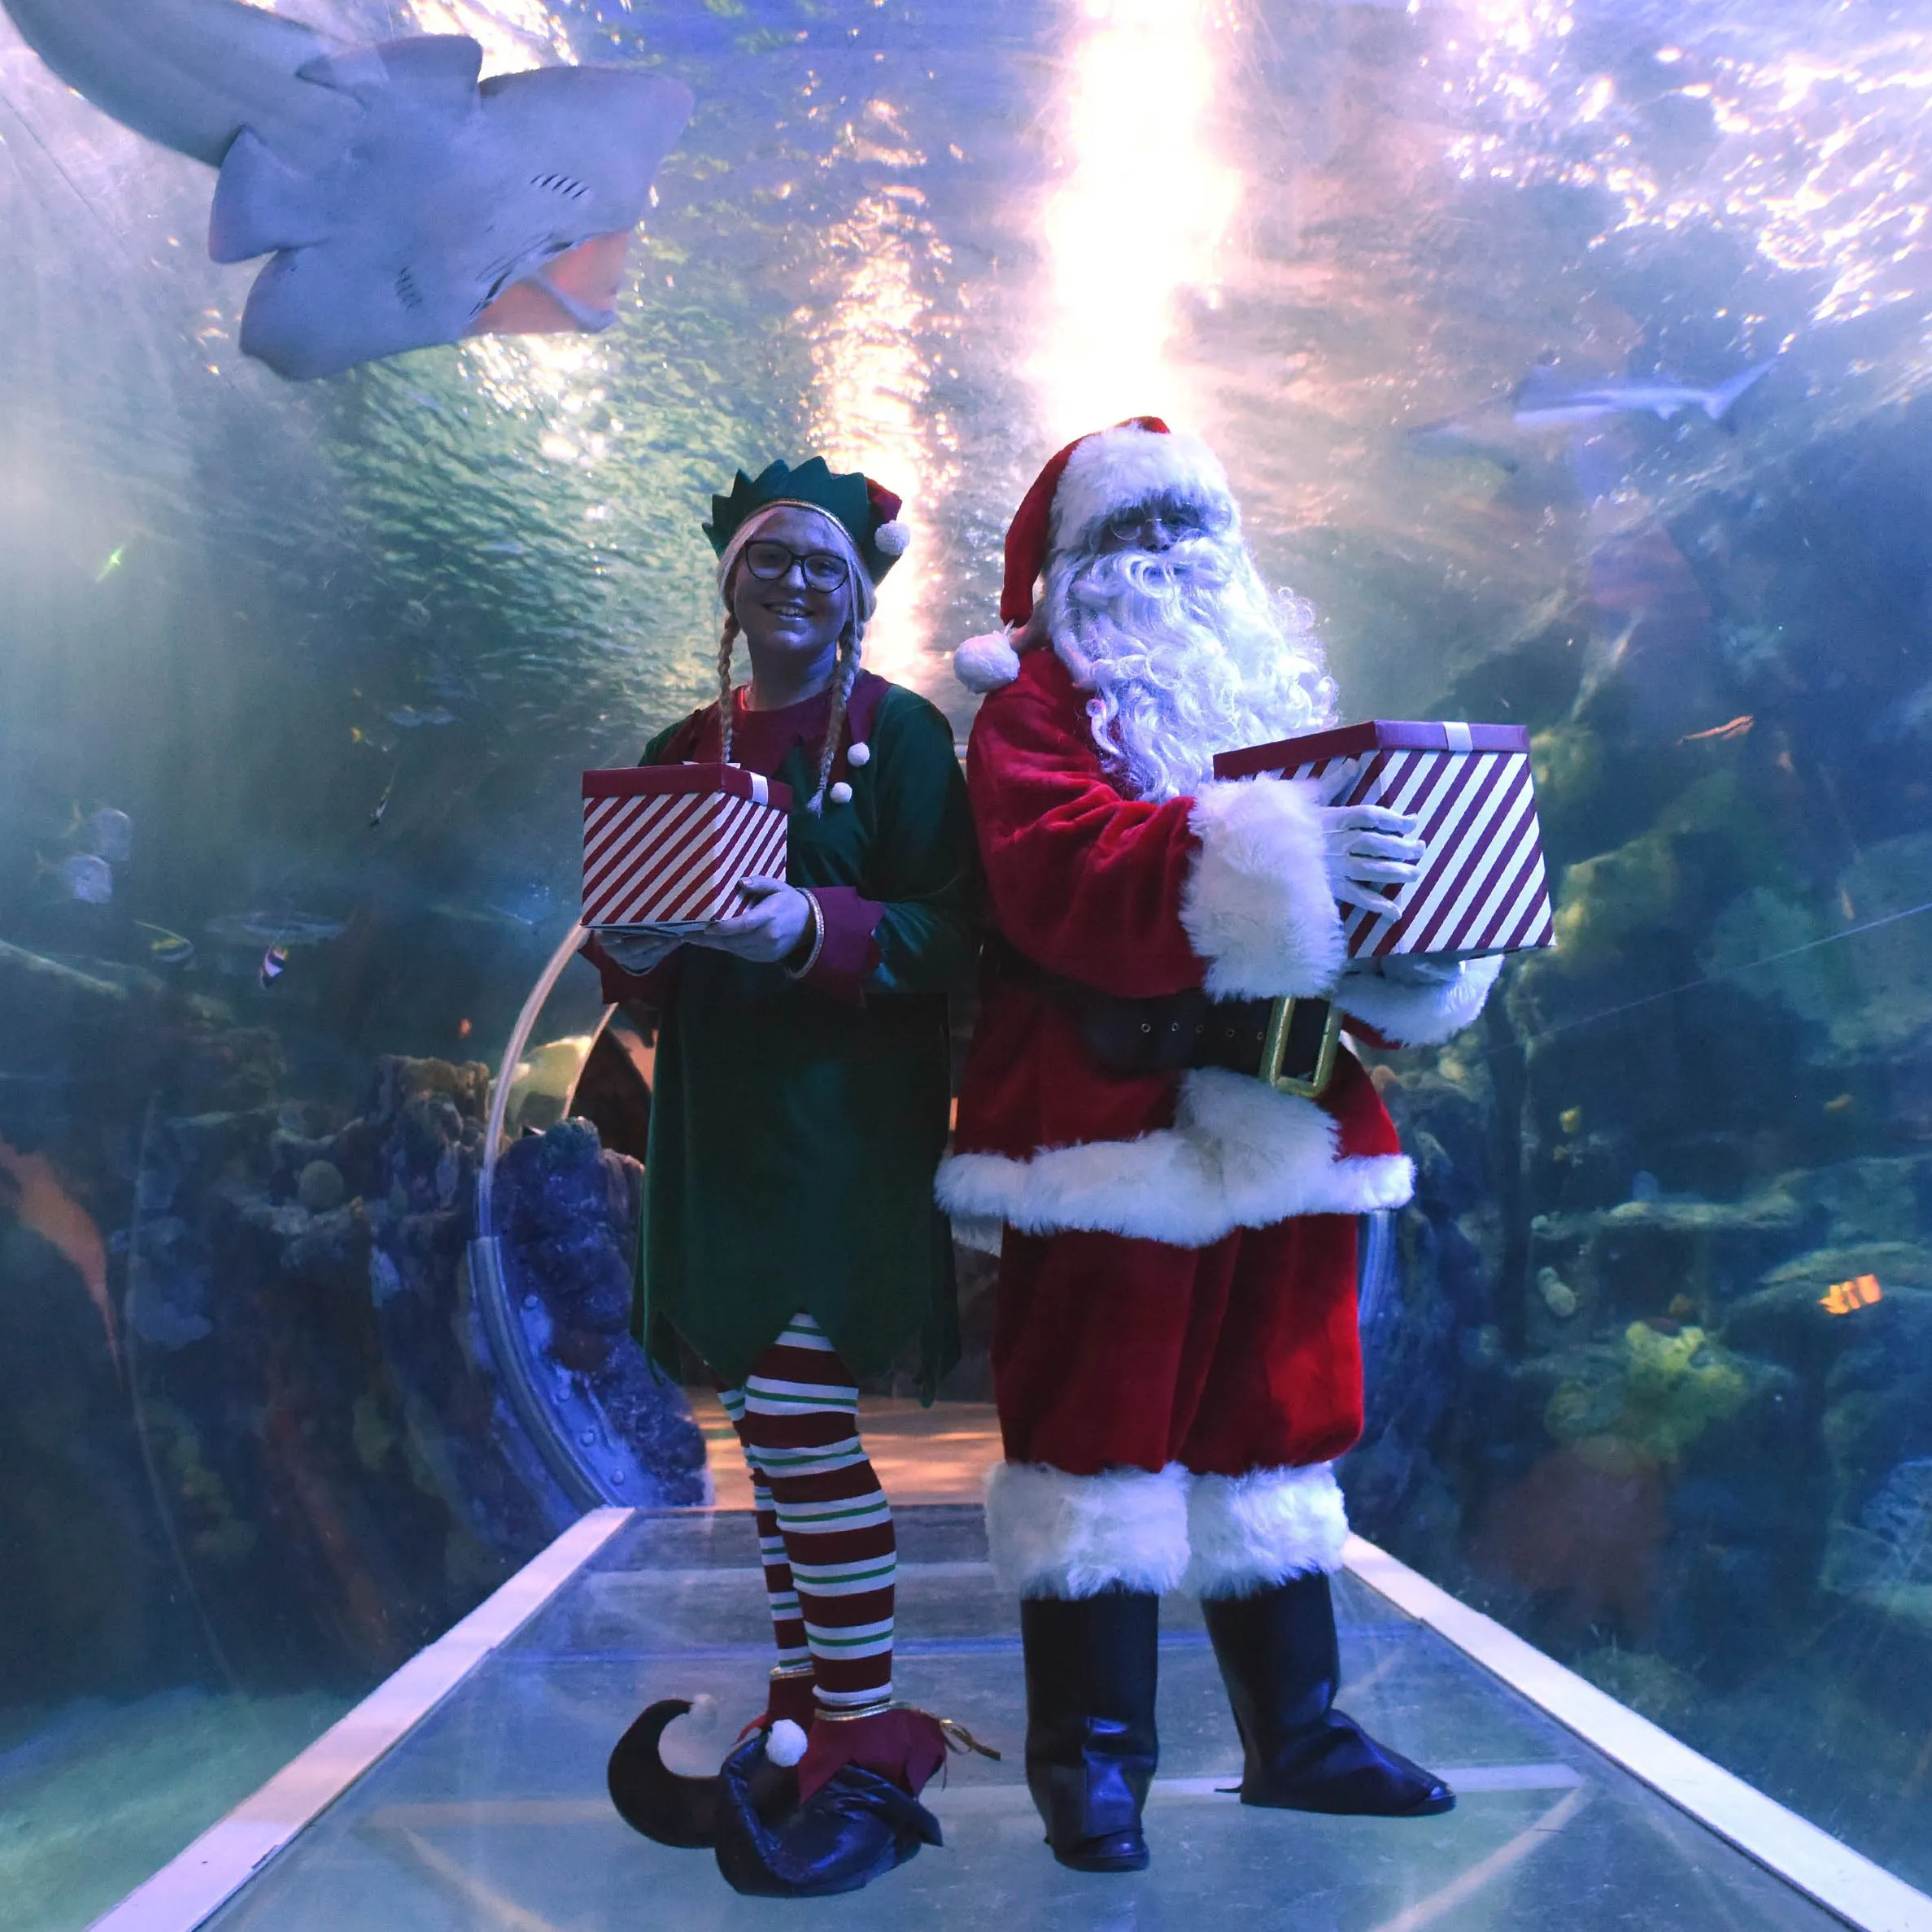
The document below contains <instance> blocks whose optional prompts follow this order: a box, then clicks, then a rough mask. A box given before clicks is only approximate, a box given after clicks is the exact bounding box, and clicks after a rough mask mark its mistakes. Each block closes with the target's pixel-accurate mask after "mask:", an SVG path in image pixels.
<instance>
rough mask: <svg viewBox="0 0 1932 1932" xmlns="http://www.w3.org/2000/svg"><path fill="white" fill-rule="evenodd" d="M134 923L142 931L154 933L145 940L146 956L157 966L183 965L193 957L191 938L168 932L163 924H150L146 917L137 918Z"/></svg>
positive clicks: (192, 941)
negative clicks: (150, 937)
mask: <svg viewBox="0 0 1932 1932" xmlns="http://www.w3.org/2000/svg"><path fill="white" fill-rule="evenodd" d="M134 923H135V924H136V925H137V926H138V927H140V928H141V930H142V931H143V932H149V933H152V934H153V935H154V937H153V938H152V939H150V940H149V941H148V942H147V956H148V957H149V958H150V959H151V960H153V961H154V962H155V964H156V965H157V966H185V965H186V964H187V963H188V962H189V961H190V960H191V959H192V958H194V940H191V939H184V938H183V937H182V936H181V934H180V933H178V932H170V931H168V928H167V927H165V926H150V924H149V923H148V922H147V921H146V919H137V920H136V921H135V922H134Z"/></svg>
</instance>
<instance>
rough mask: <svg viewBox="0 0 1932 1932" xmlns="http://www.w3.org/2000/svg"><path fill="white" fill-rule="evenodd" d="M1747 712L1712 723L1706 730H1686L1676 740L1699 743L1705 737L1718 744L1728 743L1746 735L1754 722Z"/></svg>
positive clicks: (1681, 742) (1682, 742) (1684, 742)
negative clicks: (1726, 721) (1721, 721)
mask: <svg viewBox="0 0 1932 1932" xmlns="http://www.w3.org/2000/svg"><path fill="white" fill-rule="evenodd" d="M1756 722H1757V721H1756V719H1755V718H1754V717H1752V716H1751V713H1749V712H1748V711H1746V712H1742V713H1739V714H1738V716H1737V717H1734V718H1732V719H1731V720H1730V721H1729V722H1728V723H1725V724H1721V725H1712V726H1710V727H1709V729H1708V730H1703V731H1688V732H1686V734H1685V735H1684V736H1683V737H1681V738H1680V739H1678V740H1677V743H1678V744H1702V743H1703V741H1704V740H1705V739H1716V740H1717V741H1718V742H1719V743H1720V744H1729V743H1730V742H1731V741H1732V740H1733V739H1738V738H1742V737H1744V736H1746V735H1747V734H1748V733H1749V732H1750V730H1751V726H1753V725H1754V724H1755V723H1756Z"/></svg>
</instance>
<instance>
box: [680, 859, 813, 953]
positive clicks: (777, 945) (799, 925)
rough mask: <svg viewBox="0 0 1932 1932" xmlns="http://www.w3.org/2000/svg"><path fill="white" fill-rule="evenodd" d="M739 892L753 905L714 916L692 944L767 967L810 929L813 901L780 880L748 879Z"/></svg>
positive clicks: (791, 949)
mask: <svg viewBox="0 0 1932 1932" xmlns="http://www.w3.org/2000/svg"><path fill="white" fill-rule="evenodd" d="M738 890H739V892H740V893H741V894H742V895H743V896H744V897H745V898H747V899H748V900H750V901H752V904H751V905H749V906H748V908H747V909H745V910H744V912H741V913H734V914H732V916H731V917H730V918H728V919H713V921H712V922H711V923H710V924H709V926H707V927H705V928H704V931H702V932H694V933H693V934H692V935H691V944H692V945H694V946H709V947H710V948H711V949H713V951H714V952H717V953H730V954H732V955H733V956H734V957H736V958H739V959H749V960H752V961H755V962H757V964H759V965H761V966H769V965H771V964H773V963H774V962H776V961H778V960H781V959H785V958H788V957H790V956H791V955H792V953H795V952H796V951H797V949H798V944H799V941H800V940H802V939H803V938H804V937H805V935H806V934H807V933H808V932H809V931H811V928H812V902H811V901H810V900H809V899H808V898H806V896H805V894H804V893H803V892H800V891H799V890H798V888H797V887H796V886H788V885H787V884H786V883H785V882H784V880H783V879H757V878H753V879H744V880H743V881H741V882H740V883H739V887H738Z"/></svg>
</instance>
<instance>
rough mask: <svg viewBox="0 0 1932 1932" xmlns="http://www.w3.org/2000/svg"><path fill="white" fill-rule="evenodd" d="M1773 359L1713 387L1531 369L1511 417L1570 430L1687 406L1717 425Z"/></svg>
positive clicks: (1665, 416)
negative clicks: (1570, 379) (1585, 378)
mask: <svg viewBox="0 0 1932 1932" xmlns="http://www.w3.org/2000/svg"><path fill="white" fill-rule="evenodd" d="M1776 361H1777V357H1776V356H1773V357H1771V358H1770V359H1769V360H1767V361H1764V362H1756V363H1753V364H1751V367H1750V368H1749V369H1743V370H1741V371H1740V372H1739V373H1738V374H1737V375H1735V376H1734V377H1731V379H1730V380H1729V382H1720V383H1719V384H1718V385H1717V386H1716V388H1714V389H1698V388H1695V387H1694V386H1692V385H1691V384H1690V383H1687V382H1677V381H1676V380H1675V379H1674V378H1673V377H1669V376H1661V375H1659V376H1613V377H1611V378H1610V379H1609V380H1608V381H1607V382H1586V383H1579V384H1577V385H1574V386H1572V385H1569V384H1566V383H1564V382H1563V381H1562V379H1561V378H1560V377H1558V376H1557V375H1556V373H1555V372H1554V371H1553V370H1550V369H1537V370H1535V371H1533V373H1531V374H1530V375H1529V377H1527V378H1526V379H1525V380H1524V382H1523V383H1522V384H1521V385H1520V387H1519V388H1518V389H1517V390H1516V405H1515V408H1514V409H1513V410H1512V411H1511V421H1513V422H1514V423H1515V424H1516V427H1517V428H1518V429H1519V430H1570V429H1576V428H1577V427H1579V426H1581V425H1583V424H1585V423H1596V422H1603V421H1606V420H1607V419H1608V418H1609V417H1611V416H1642V415H1646V414H1647V415H1651V416H1658V417H1659V418H1661V420H1662V421H1665V422H1669V421H1672V420H1673V418H1674V417H1676V416H1678V415H1680V414H1681V413H1682V412H1684V411H1685V410H1686V409H1701V410H1703V412H1704V414H1705V415H1706V416H1709V417H1710V419H1711V421H1712V422H1714V423H1720V422H1722V421H1724V419H1725V416H1726V414H1727V413H1728V412H1729V409H1730V407H1731V405H1732V404H1733V403H1735V402H1736V401H1737V399H1738V397H1739V396H1741V395H1743V394H1744V392H1745V391H1746V390H1747V389H1749V388H1750V387H1751V385H1752V384H1753V383H1755V382H1761V381H1762V380H1763V379H1764V377H1765V376H1766V375H1768V373H1770V371H1771V369H1772V368H1773V364H1775V363H1776Z"/></svg>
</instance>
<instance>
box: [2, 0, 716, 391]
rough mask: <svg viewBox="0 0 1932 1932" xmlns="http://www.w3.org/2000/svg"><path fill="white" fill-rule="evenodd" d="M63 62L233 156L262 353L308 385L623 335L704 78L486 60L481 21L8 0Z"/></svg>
mask: <svg viewBox="0 0 1932 1932" xmlns="http://www.w3.org/2000/svg"><path fill="white" fill-rule="evenodd" d="M0 7H3V8H4V10H5V11H6V12H7V14H8V15H10V16H11V19H12V20H13V23H14V24H15V27H16V28H19V30H20V36H21V37H22V38H23V39H24V41H26V42H27V44H28V46H30V47H32V48H33V50H34V52H35V53H37V55H39V56H40V58H41V59H42V60H43V61H44V62H46V64H47V66H48V67H49V68H51V69H52V71H53V72H54V73H55V75H56V76H59V79H61V80H62V81H65V82H66V83H67V85H68V86H70V87H72V89H74V90H75V91H76V93H78V94H81V95H82V96H83V97H84V98H86V99H87V100H89V102H92V103H93V104H94V106H95V107H98V108H99V109H101V110H102V112H104V113H106V114H108V115H110V116H112V117H113V118H114V119H115V120H117V121H119V122H120V123H121V124H122V125H123V126H124V127H128V128H130V129H133V131H134V132H135V133H138V134H142V135H144V136H146V137H147V138H148V139H149V140H150V141H155V142H159V143H160V144H161V145H162V146H165V147H168V148H172V149H173V150H175V151H177V153H180V154H183V155H189V156H190V157H191V158H192V159H194V160H197V161H199V162H202V163H203V164H206V165H207V166H208V167H210V168H215V169H216V170H218V171H219V172H217V175H216V182H215V189H214V198H213V202H212V207H211V209H210V212H209V223H208V251H209V253H210V255H212V257H213V259H215V260H216V261H218V262H245V261H250V260H253V259H257V258H259V257H260V256H263V255H266V256H268V258H269V259H268V262H267V264H266V265H265V266H264V268H262V270H261V271H260V273H259V274H258V275H257V276H256V277H255V282H254V285H253V286H252V287H251V290H250V291H249V294H248V299H247V302H246V305H245V307H244V308H243V311H242V328H241V347H242V351H243V353H244V354H246V355H251V356H253V357H255V359H256V360H259V361H260V362H263V363H265V364H267V365H268V367H269V368H270V369H273V370H274V371H275V372H276V373H277V374H278V375H281V376H284V377H288V378H289V379H290V380H291V381H296V382H305V381H310V380H313V379H314V378H316V377H323V376H331V375H336V374H339V373H341V372H342V370H344V369H352V368H354V367H355V365H356V364H359V363H364V362H369V361H373V360H377V359H379V358H382V357H384V356H389V355H399V354H401V353H403V352H404V351H408V350H412V349H423V348H430V347H435V346H436V345H438V344H441V343H447V342H459V341H461V340H462V339H463V338H465V337H468V336H475V335H493V334H556V333H564V332H567V331H572V330H593V331H594V330H598V329H607V328H608V327H609V326H610V325H611V324H612V323H613V322H614V321H616V320H617V296H618V292H619V290H620V288H621V284H622V280H623V275H624V268H625V262H626V254H627V251H628V249H629V246H630V238H631V234H632V232H633V231H634V230H635V228H636V227H637V225H638V224H639V221H640V220H642V219H643V215H644V212H645V210H646V208H647V207H648V205H649V203H650V198H651V187H652V177H654V176H655V175H656V172H657V169H658V167H659V165H660V164H661V162H662V161H663V159H664V158H665V155H667V154H668V153H669V151H670V150H671V147H672V146H673V144H674V142H676V141H677V139H678V136H679V134H681V133H683V129H684V126H685V124H686V122H687V120H689V119H690V117H691V108H692V105H693V102H692V97H691V90H690V89H688V88H687V87H686V86H684V85H683V83H682V82H680V81H676V80H674V79H671V78H669V76H663V75H659V74H654V73H649V72H644V71H643V70H641V69H638V68H617V67H552V68H534V69H532V70H530V71H527V72H519V73H507V74H495V75H492V76H491V77H490V78H489V79H487V80H482V79H480V78H479V76H480V74H481V72H482V49H481V47H479V46H478V44H477V42H476V41H473V40H472V39H470V38H469V37H468V36H467V35H463V34H416V35H410V36H407V37H401V38H398V39H395V40H388V41H381V42H378V43H376V44H374V45H371V46H352V45H349V44H347V43H345V42H342V41H335V40H332V39H330V38H329V37H327V36H325V35H324V34H322V33H318V32H316V30H315V29H314V28H310V27H307V26H305V25H303V24H301V23H300V22H299V21H296V20H290V19H288V18H287V17H286V16H285V15H279V14H276V13H273V12H270V11H268V10H267V9H265V8H264V7H257V6H251V5H248V4H245V3H244V0H0Z"/></svg>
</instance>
